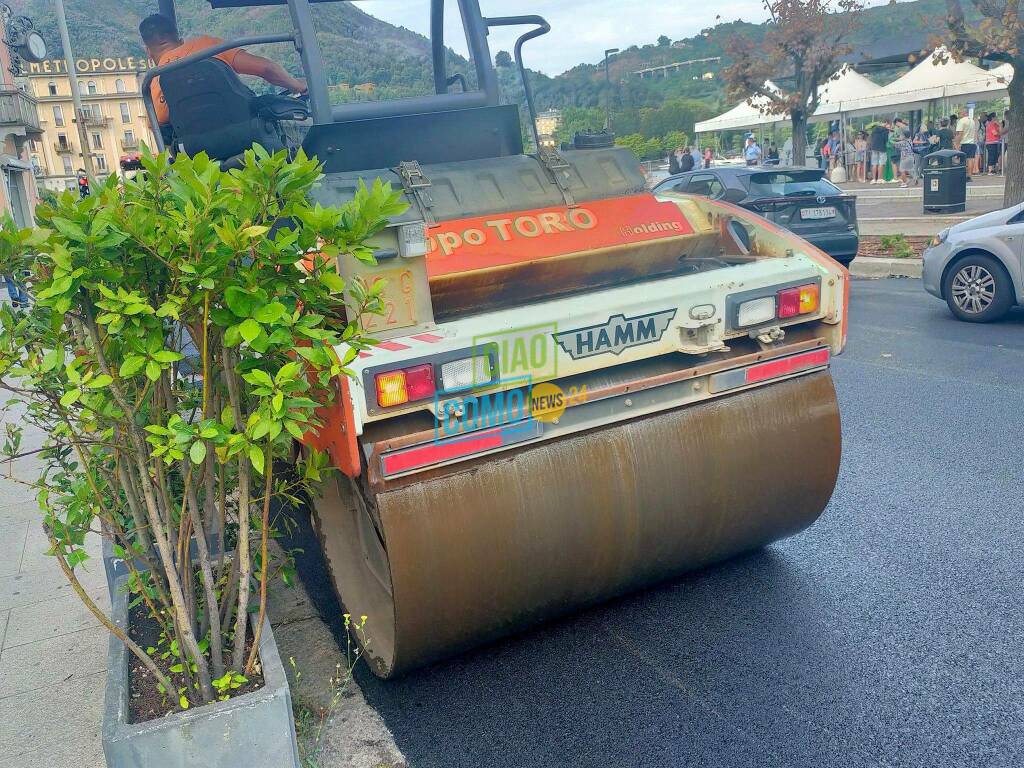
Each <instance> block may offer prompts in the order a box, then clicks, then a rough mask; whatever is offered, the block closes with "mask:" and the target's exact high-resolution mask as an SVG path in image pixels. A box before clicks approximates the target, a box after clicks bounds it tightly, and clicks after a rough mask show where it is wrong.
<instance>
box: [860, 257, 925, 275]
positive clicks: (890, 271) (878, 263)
mask: <svg viewBox="0 0 1024 768" xmlns="http://www.w3.org/2000/svg"><path fill="white" fill-rule="evenodd" d="M923 269H924V260H923V259H913V258H911V259H883V258H875V257H871V256H869V257H864V256H860V257H858V258H856V259H854V260H853V261H851V262H850V267H849V270H850V276H851V277H860V278H866V279H870V280H878V279H881V278H885V277H914V278H919V277H921V272H922V270H923Z"/></svg>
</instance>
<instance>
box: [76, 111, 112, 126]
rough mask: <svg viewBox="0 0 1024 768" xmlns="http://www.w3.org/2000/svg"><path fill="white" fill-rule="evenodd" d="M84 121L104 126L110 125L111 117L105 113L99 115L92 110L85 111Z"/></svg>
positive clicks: (87, 123)
mask: <svg viewBox="0 0 1024 768" xmlns="http://www.w3.org/2000/svg"><path fill="white" fill-rule="evenodd" d="M82 122H84V123H85V124H86V125H91V126H93V127H96V128H104V127H106V126H108V125H110V118H109V117H105V116H104V115H97V114H95V113H92V112H83V113H82Z"/></svg>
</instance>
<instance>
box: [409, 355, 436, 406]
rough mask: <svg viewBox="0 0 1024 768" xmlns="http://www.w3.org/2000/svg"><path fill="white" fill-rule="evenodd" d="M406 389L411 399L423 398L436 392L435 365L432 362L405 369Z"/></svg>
mask: <svg viewBox="0 0 1024 768" xmlns="http://www.w3.org/2000/svg"><path fill="white" fill-rule="evenodd" d="M405 389H406V391H407V392H408V393H409V399H410V400H422V399H423V398H425V397H431V396H433V394H434V366H433V365H431V364H430V363H425V364H423V365H417V366H415V367H413V368H406V369H405Z"/></svg>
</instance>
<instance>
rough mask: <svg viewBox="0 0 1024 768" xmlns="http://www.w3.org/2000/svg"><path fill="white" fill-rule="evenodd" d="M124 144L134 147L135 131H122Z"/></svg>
mask: <svg viewBox="0 0 1024 768" xmlns="http://www.w3.org/2000/svg"><path fill="white" fill-rule="evenodd" d="M124 144H125V146H126V147H134V146H135V131H125V132H124Z"/></svg>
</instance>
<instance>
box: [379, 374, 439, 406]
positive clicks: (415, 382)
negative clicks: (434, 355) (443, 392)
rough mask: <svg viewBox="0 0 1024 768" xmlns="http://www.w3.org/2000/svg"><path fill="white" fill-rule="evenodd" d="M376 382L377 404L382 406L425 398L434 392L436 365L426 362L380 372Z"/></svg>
mask: <svg viewBox="0 0 1024 768" xmlns="http://www.w3.org/2000/svg"><path fill="white" fill-rule="evenodd" d="M374 382H375V384H376V386H377V405H379V406H381V407H382V408H391V407H393V406H396V405H403V404H405V403H410V402H415V401H417V400H424V399H425V398H428V397H431V396H432V395H433V394H434V366H433V365H431V364H430V363H424V364H423V365H414V366H412V367H411V368H402V369H399V370H397V371H387V372H386V373H378V374H377V375H376V377H375V378H374Z"/></svg>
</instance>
